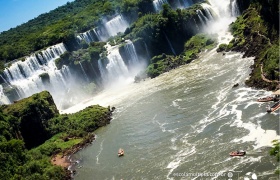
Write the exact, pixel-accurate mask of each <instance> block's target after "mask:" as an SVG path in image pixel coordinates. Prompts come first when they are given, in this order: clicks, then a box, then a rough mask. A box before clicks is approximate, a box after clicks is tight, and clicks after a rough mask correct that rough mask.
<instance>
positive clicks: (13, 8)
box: [0, 0, 74, 32]
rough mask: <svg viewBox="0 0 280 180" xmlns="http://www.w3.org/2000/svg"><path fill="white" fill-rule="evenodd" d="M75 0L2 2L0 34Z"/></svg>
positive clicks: (16, 0) (0, 3)
mask: <svg viewBox="0 0 280 180" xmlns="http://www.w3.org/2000/svg"><path fill="white" fill-rule="evenodd" d="M72 1H74V0H0V32H2V31H6V30H9V29H10V28H13V27H16V26H17V25H20V24H22V23H25V22H27V21H29V20H31V19H33V18H35V17H37V16H39V15H40V14H42V13H46V12H49V11H50V10H53V9H55V8H57V7H58V6H62V5H64V4H66V3H67V2H72Z"/></svg>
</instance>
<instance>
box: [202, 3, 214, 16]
mask: <svg viewBox="0 0 280 180" xmlns="http://www.w3.org/2000/svg"><path fill="white" fill-rule="evenodd" d="M201 6H202V8H203V9H204V11H205V13H206V16H207V19H208V20H214V17H213V13H214V11H212V7H211V6H210V5H209V4H207V3H201ZM212 12H213V13H212Z"/></svg>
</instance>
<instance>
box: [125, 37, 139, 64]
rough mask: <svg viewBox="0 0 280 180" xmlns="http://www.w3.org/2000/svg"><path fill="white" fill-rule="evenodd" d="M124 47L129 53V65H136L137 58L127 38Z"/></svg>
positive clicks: (132, 45)
mask: <svg viewBox="0 0 280 180" xmlns="http://www.w3.org/2000/svg"><path fill="white" fill-rule="evenodd" d="M124 48H125V51H126V53H127V54H128V55H129V65H137V64H138V63H139V59H138V55H137V53H136V50H135V47H134V44H133V43H132V41H130V40H127V42H126V45H125V46H124Z"/></svg>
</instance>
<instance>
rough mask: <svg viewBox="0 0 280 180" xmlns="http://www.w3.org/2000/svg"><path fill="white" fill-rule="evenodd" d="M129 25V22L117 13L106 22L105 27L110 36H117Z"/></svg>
mask: <svg viewBox="0 0 280 180" xmlns="http://www.w3.org/2000/svg"><path fill="white" fill-rule="evenodd" d="M127 27H128V23H127V22H126V21H125V19H124V18H123V17H122V16H121V15H117V16H116V17H114V18H113V19H111V20H110V21H108V22H106V23H105V28H106V30H107V32H108V35H109V36H110V37H111V36H116V35H117V34H118V33H119V32H124V31H125V30H126V28H127Z"/></svg>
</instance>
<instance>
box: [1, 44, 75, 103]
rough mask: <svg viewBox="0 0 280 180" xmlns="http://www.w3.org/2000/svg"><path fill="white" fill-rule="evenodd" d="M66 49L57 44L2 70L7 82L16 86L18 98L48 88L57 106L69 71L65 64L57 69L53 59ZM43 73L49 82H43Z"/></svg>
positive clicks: (65, 87) (65, 85) (68, 77)
mask: <svg viewBox="0 0 280 180" xmlns="http://www.w3.org/2000/svg"><path fill="white" fill-rule="evenodd" d="M65 51H66V48H65V47H64V45H63V44H62V43H61V44H57V45H54V46H51V47H49V48H47V49H46V50H43V51H41V52H40V53H37V54H32V55H31V56H29V57H26V59H25V61H23V62H22V61H17V62H15V63H13V64H12V65H11V66H10V67H9V68H6V69H5V70H4V75H5V79H6V81H7V83H8V84H9V85H12V86H14V87H15V88H16V91H17V92H18V93H19V94H18V95H19V97H20V98H25V97H28V96H31V95H32V94H35V93H38V92H41V91H43V90H48V91H50V92H51V94H52V95H53V96H54V100H55V102H56V104H57V105H58V106H59V104H60V101H61V94H63V92H64V91H66V90H67V89H68V85H67V84H68V83H66V81H67V80H68V79H70V74H71V73H70V71H69V68H68V67H67V66H63V67H62V69H61V70H57V68H56V65H55V60H56V59H57V58H59V57H60V55H61V54H63V53H64V52H65ZM43 74H47V76H49V83H47V84H46V83H44V82H43V81H42V78H41V77H40V76H41V75H43Z"/></svg>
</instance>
